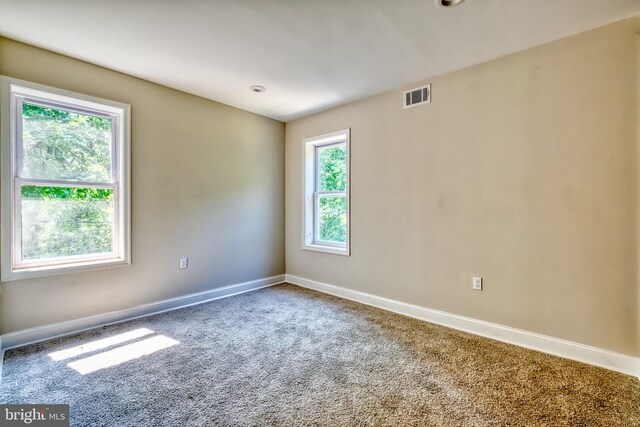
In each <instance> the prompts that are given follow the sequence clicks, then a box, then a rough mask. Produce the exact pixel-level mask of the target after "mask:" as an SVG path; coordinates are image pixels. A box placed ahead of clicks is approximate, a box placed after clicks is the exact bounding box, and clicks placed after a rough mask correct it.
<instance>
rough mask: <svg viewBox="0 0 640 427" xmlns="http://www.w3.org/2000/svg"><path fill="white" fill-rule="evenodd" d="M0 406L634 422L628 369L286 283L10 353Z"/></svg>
mask: <svg viewBox="0 0 640 427" xmlns="http://www.w3.org/2000/svg"><path fill="white" fill-rule="evenodd" d="M143 328H146V329H143ZM123 333H129V335H130V336H127V335H121V334H123ZM114 337H115V338H114ZM106 338H111V339H112V340H118V338H120V340H122V341H123V342H120V343H115V342H112V343H111V345H110V346H108V347H107V346H106V345H107V344H109V343H108V342H107V343H105V342H101V341H98V343H97V344H92V343H94V342H95V341H96V340H101V339H106ZM126 338H132V339H129V340H128V341H124V340H125V339H126ZM176 341H177V342H179V343H177V342H176ZM82 345H83V347H81V348H77V347H78V346H82ZM101 346H103V347H104V348H93V347H101ZM126 346H129V347H126ZM165 347H166V348H165ZM68 349H74V350H73V351H69V352H67V353H56V352H58V351H61V350H68ZM119 349H122V350H121V351H120V352H119ZM91 350H92V351H91ZM74 352H75V353H74ZM81 352H85V353H83V354H79V353H81ZM123 354H124V356H123ZM49 355H51V356H49ZM105 355H106V356H105ZM132 355H138V356H139V357H138V358H136V359H133V360H129V361H123V360H124V359H126V358H130V357H132ZM92 357H93V358H92ZM54 359H57V360H54ZM118 361H120V362H121V363H120V364H117V365H114V366H110V367H104V366H107V365H109V364H114V363H116V362H118ZM74 368H75V369H74ZM100 368H102V369H100ZM93 369H98V370H95V371H94V372H91V373H86V372H88V371H90V370H93ZM78 371H80V372H85V374H84V375H82V374H80V373H79V372H78ZM0 402H2V403H69V404H70V405H71V420H72V425H76V426H89V425H90V426H201V425H211V426H266V425H278V426H297V425H316V426H370V425H384V426H403V425H415V426H625V427H626V426H640V382H639V381H638V379H636V378H632V377H629V376H625V375H622V374H618V373H615V372H610V371H607V370H604V369H600V368H595V367H592V366H588V365H584V364H581V363H577V362H572V361H569V360H565V359H561V358H558V357H553V356H549V355H545V354H542V353H538V352H535V351H530V350H525V349H522V348H519V347H515V346H511V345H508V344H503V343H500V342H497V341H492V340H489V339H485V338H480V337H477V336H473V335H470V334H466V333H463V332H458V331H455V330H452V329H448V328H445V327H441V326H437V325H432V324H429V323H425V322H421V321H418V320H414V319H411V318H407V317H404V316H400V315H396V314H393V313H389V312H385V311H383V310H379V309H376V308H371V307H367V306H364V305H360V304H357V303H353V302H350V301H346V300H341V299H338V298H333V297H330V296H326V295H323V294H320V293H316V292H313V291H309V290H304V289H301V288H298V287H296V286H292V285H280V286H276V287H272V288H267V289H263V290H260V291H256V292H251V293H247V294H243V295H238V296H234V297H231V298H227V299H223V300H219V301H214V302H211V303H207V304H202V305H199V306H195V307H191V308H187V309H183V310H178V311H173V312H169V313H164V314H160V315H156V316H152V317H147V318H144V319H140V320H135V321H131V322H127V323H122V324H119V325H113V326H109V327H105V328H101V329H99V330H94V331H90V332H85V333H81V334H78V335H75V336H71V337H66V338H60V339H56V340H52V341H48V342H46V343H41V344H36V345H32V346H29V347H24V348H21V349H17V350H11V351H8V352H7V354H6V356H5V365H4V371H3V382H2V386H0Z"/></svg>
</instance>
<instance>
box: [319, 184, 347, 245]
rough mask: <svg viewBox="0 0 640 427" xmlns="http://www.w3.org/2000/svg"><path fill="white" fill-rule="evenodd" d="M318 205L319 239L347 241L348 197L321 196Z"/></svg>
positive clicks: (337, 241)
mask: <svg viewBox="0 0 640 427" xmlns="http://www.w3.org/2000/svg"><path fill="white" fill-rule="evenodd" d="M318 205H319V206H318V229H319V230H318V231H319V235H318V240H323V241H327V242H336V243H346V242H347V198H346V197H345V196H340V197H320V198H319V200H318Z"/></svg>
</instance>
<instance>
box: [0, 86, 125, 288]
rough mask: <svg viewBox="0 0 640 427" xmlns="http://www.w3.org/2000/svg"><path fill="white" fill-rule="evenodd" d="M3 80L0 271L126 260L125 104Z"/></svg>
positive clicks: (13, 275) (17, 273)
mask: <svg viewBox="0 0 640 427" xmlns="http://www.w3.org/2000/svg"><path fill="white" fill-rule="evenodd" d="M2 79H3V81H2V92H3V110H5V111H3V120H2V123H9V127H10V129H9V132H7V129H6V128H5V127H4V126H3V129H2V132H3V133H2V136H3V138H2V150H3V151H2V153H3V161H2V178H3V183H2V187H3V188H2V195H3V219H2V232H3V233H2V234H3V235H2V247H3V259H2V279H3V280H12V279H17V278H22V277H33V276H37V275H42V274H46V273H50V272H52V271H66V270H72V269H81V268H88V267H91V266H93V265H96V264H99V265H101V266H104V265H109V264H123V263H124V264H128V263H129V253H130V250H129V195H128V189H129V183H128V177H129V173H128V172H129V171H128V164H129V162H128V123H129V121H128V120H129V116H128V114H129V106H127V105H125V104H119V103H115V102H113V101H106V100H98V99H96V98H89V97H86V96H84V95H77V94H70V93H68V92H64V91H60V90H57V89H53V88H45V87H43V86H40V85H35V84H31V83H28V82H20V81H16V80H14V79H9V78H6V77H3V78H2ZM7 98H8V99H7ZM7 104H8V105H7ZM6 107H8V108H6ZM6 110H10V114H9V120H6V119H7V115H6ZM7 133H8V134H9V135H7ZM9 186H10V188H7V187H9ZM7 202H8V203H7ZM7 205H9V206H10V207H11V208H10V211H9V212H7V210H6V208H5V207H6V206H7ZM9 234H10V237H9V236H8V235H9Z"/></svg>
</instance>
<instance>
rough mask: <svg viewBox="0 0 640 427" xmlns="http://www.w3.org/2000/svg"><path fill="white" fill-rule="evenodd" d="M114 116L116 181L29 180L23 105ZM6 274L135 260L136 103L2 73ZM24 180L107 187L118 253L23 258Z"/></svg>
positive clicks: (0, 159)
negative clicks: (23, 167)
mask: <svg viewBox="0 0 640 427" xmlns="http://www.w3.org/2000/svg"><path fill="white" fill-rule="evenodd" d="M23 102H29V103H34V104H36V105H43V106H49V107H52V108H62V109H64V110H66V111H73V112H79V113H82V114H91V115H96V116H101V117H108V118H110V119H111V121H112V129H113V131H112V135H113V140H112V144H113V145H112V156H113V157H112V162H111V164H112V182H110V183H89V182H75V181H64V180H37V179H23V178H22V177H21V176H20V171H18V165H20V164H21V162H20V161H19V160H20V157H19V156H21V155H22V153H21V148H22V147H21V146H20V144H19V141H20V138H21V137H22V135H21V127H22V126H21V125H22V121H21V120H20V118H21V111H22V108H21V106H22V103H23ZM0 108H1V112H0V133H1V134H0V145H1V147H0V177H1V178H2V182H1V183H0V205H1V206H0V248H1V255H0V258H1V259H0V273H1V280H2V281H10V280H18V279H27V278H33V277H40V276H48V275H51V274H61V273H67V272H72V271H78V270H87V269H96V268H105V267H112V266H117V265H129V264H131V228H130V224H131V208H130V205H131V195H130V188H131V185H130V168H131V166H130V127H131V125H130V116H131V106H130V105H127V104H123V103H120V102H115V101H110V100H107V99H101V98H96V97H92V96H88V95H83V94H79V93H74V92H69V91H66V90H62V89H56V88H53V87H49V86H44V85H40V84H36V83H32V82H27V81H24V80H18V79H14V78H11V77H6V76H0ZM23 184H35V185H38V184H39V185H47V186H61V187H63V186H64V187H66V186H73V187H83V188H105V189H107V188H108V189H112V190H113V192H114V240H113V242H114V244H113V246H114V251H113V252H111V253H108V254H97V255H79V256H67V257H56V258H48V259H39V260H34V261H24V260H21V258H20V253H21V251H20V245H21V237H20V236H21V234H20V233H21V230H20V224H19V222H20V218H21V212H20V208H21V200H20V198H21V192H20V188H21V185H23Z"/></svg>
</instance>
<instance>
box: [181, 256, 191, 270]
mask: <svg viewBox="0 0 640 427" xmlns="http://www.w3.org/2000/svg"><path fill="white" fill-rule="evenodd" d="M188 266H189V258H180V268H181V269H184V268H187V267H188Z"/></svg>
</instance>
